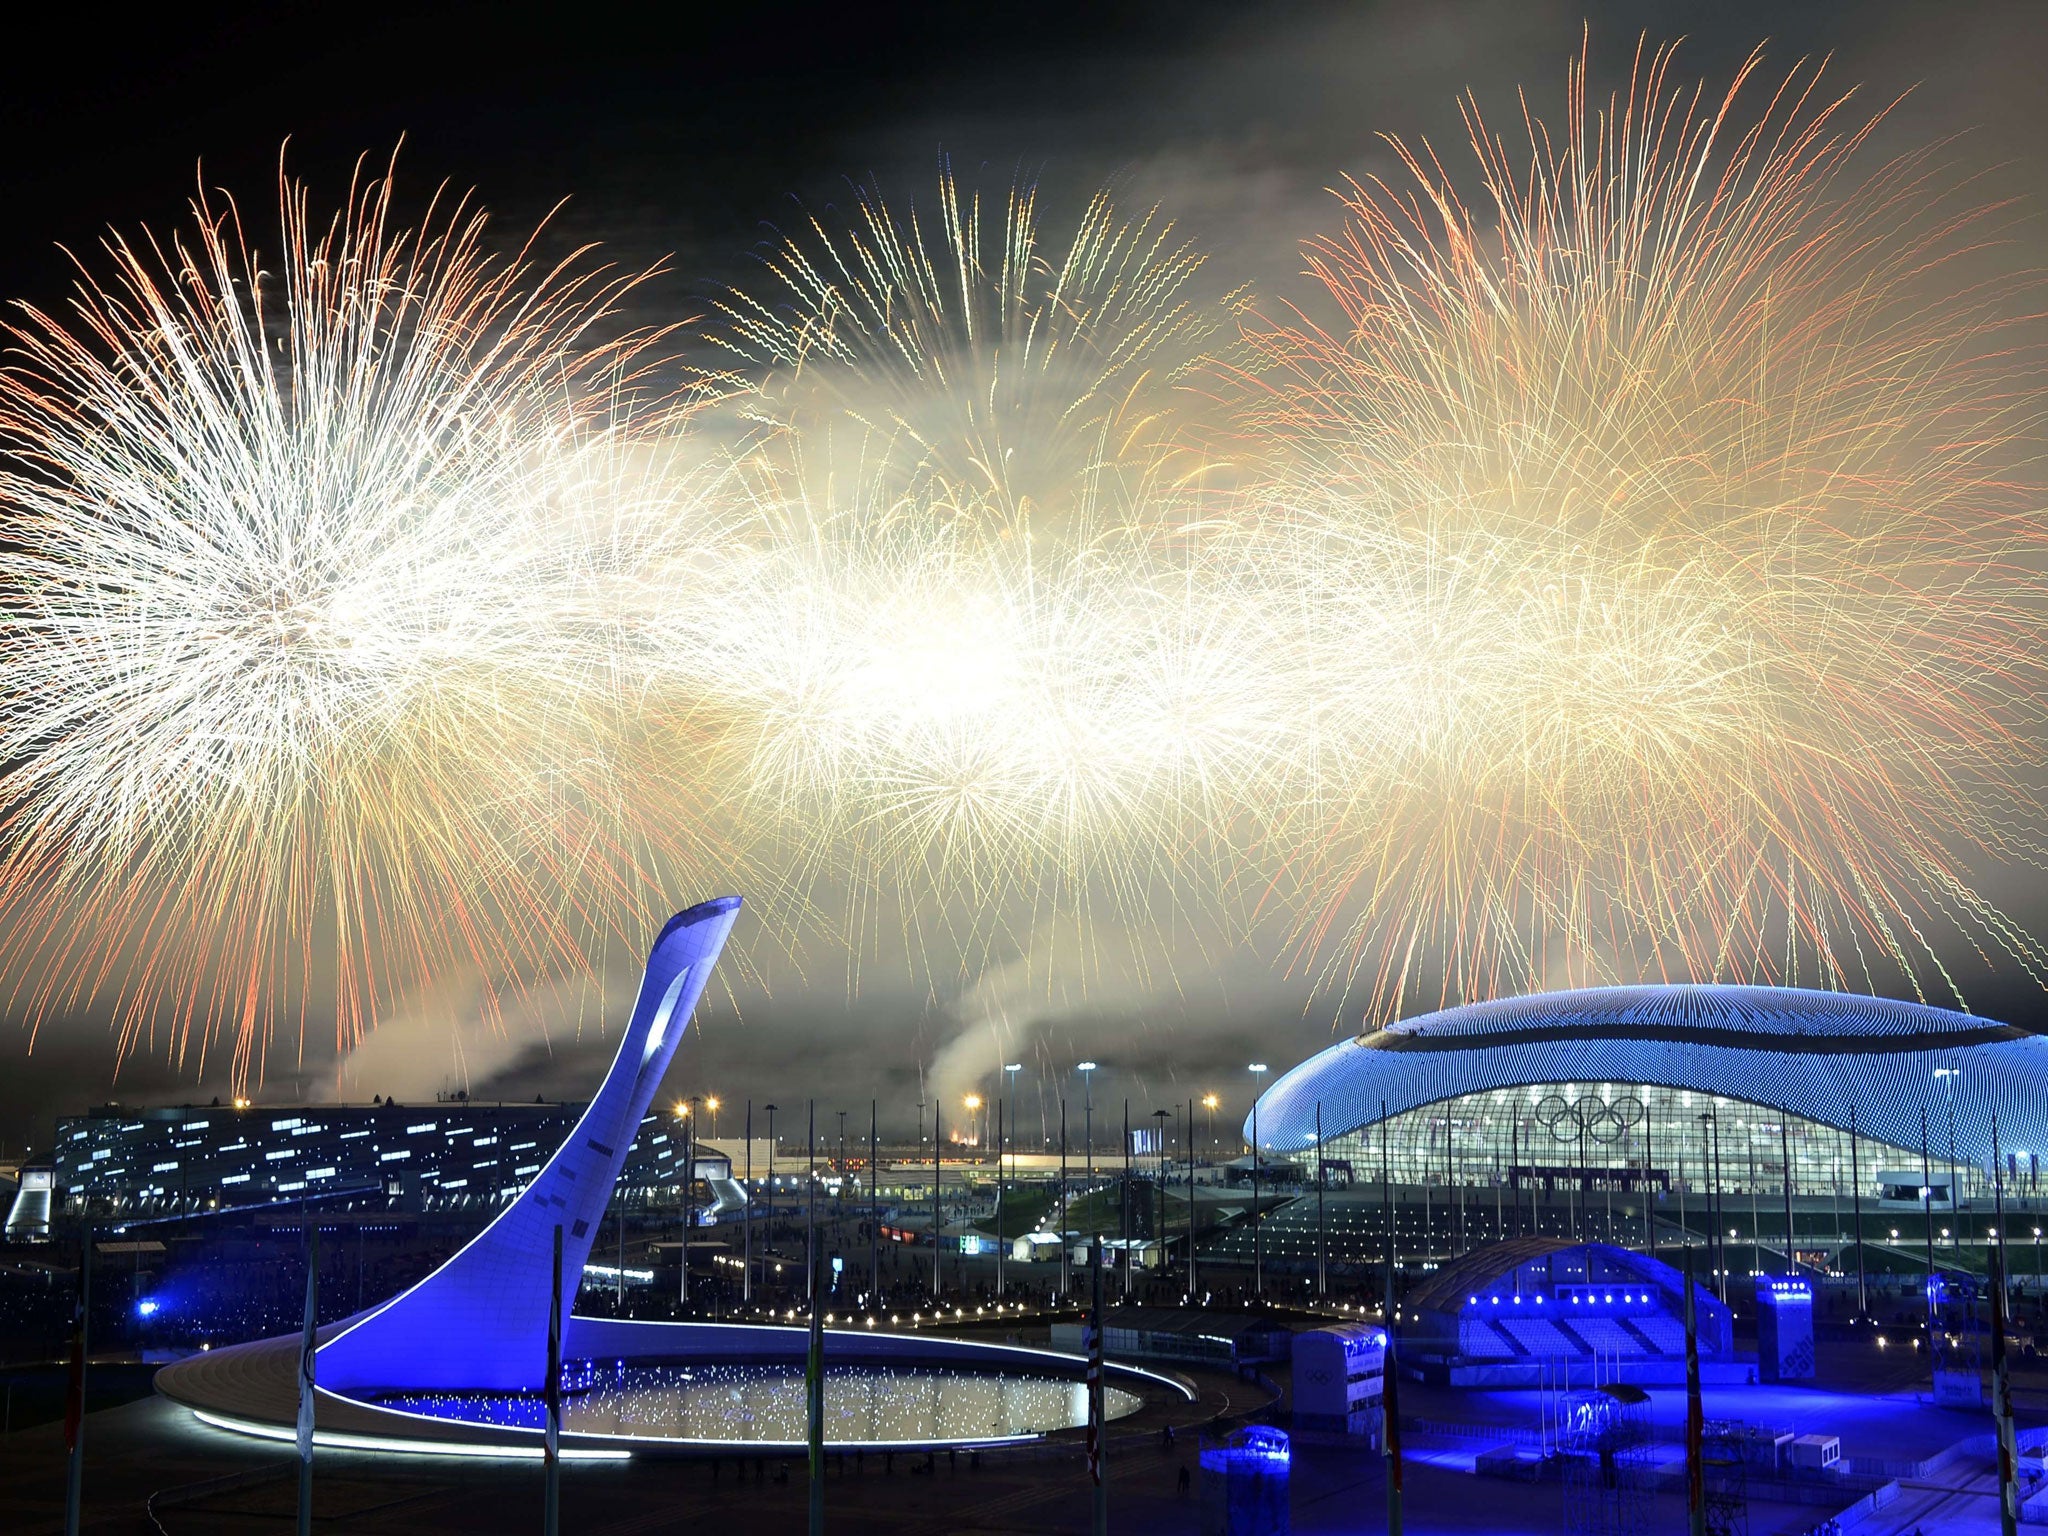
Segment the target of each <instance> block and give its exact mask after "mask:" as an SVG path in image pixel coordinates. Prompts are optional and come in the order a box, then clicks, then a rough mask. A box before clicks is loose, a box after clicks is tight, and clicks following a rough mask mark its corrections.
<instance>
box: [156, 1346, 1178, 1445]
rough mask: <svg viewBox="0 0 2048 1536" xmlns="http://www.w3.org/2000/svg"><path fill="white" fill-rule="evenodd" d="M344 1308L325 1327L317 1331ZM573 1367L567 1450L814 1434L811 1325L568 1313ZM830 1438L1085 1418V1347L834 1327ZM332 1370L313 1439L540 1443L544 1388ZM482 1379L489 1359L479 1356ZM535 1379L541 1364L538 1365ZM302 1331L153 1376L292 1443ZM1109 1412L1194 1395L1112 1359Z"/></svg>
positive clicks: (213, 1412) (874, 1441)
mask: <svg viewBox="0 0 2048 1536" xmlns="http://www.w3.org/2000/svg"><path fill="white" fill-rule="evenodd" d="M348 1326H349V1325H348V1323H341V1324H335V1325H332V1326H330V1327H328V1328H326V1329H323V1330H322V1342H323V1344H324V1343H325V1342H326V1341H327V1340H328V1339H331V1338H332V1337H333V1336H335V1335H336V1334H338V1333H340V1332H342V1331H344V1330H345V1329H346V1328H347V1327H348ZM567 1332H568V1336H569V1337H568V1342H569V1346H570V1348H569V1350H568V1355H569V1360H568V1363H567V1368H566V1370H565V1373H564V1396H563V1405H562V1444H563V1454H564V1455H565V1456H582V1457H599V1458H603V1457H614V1458H615V1457H620V1456H625V1455H628V1454H634V1455H638V1454H657V1455H658V1454H662V1453H664V1452H666V1453H671V1454H682V1455H701V1454H704V1453H707V1452H717V1451H721V1450H756V1451H761V1450H768V1449H771V1448H773V1449H797V1448H800V1447H801V1446H802V1445H803V1444H804V1435H805V1405H804V1362H805V1358H806V1352H807V1348H808V1340H807V1338H806V1336H805V1331H804V1330H803V1329H802V1328H787V1327H775V1326H764V1325H760V1324H735V1323H656V1322H634V1321H623V1320H616V1321H615V1320H610V1319H599V1318H582V1317H578V1318H572V1319H571V1320H570V1323H569V1327H568V1329H567ZM824 1354H825V1439H826V1443H827V1444H828V1445H830V1446H832V1447H833V1448H835V1449H840V1450H852V1449H855V1448H857V1447H867V1448H870V1449H884V1450H890V1449H911V1448H928V1447H933V1446H939V1447H946V1446H954V1447H966V1446H991V1445H1003V1444H1014V1443H1016V1442H1019V1441H1024V1440H1032V1439H1036V1438H1038V1437H1040V1436H1042V1435H1046V1434H1052V1433H1057V1432H1059V1431H1062V1430H1070V1429H1074V1428H1077V1427H1079V1426H1081V1425H1084V1424H1085V1423H1086V1422H1087V1418H1088V1402H1087V1388H1086V1385H1085V1384H1084V1379H1083V1378H1084V1371H1085V1367H1086V1364H1087V1362H1086V1361H1085V1360H1083V1359H1081V1358H1080V1357H1078V1356H1075V1355H1070V1354H1065V1353H1062V1352H1057V1351H1053V1350H1047V1349H1040V1348H1034V1347H1030V1346H1025V1345H1018V1344H1008V1343H1004V1344H997V1343H983V1342H980V1341H971V1340H966V1339H954V1338H946V1337H942V1336H934V1335H930V1334H890V1333H879V1332H870V1331H868V1330H866V1329H862V1330H859V1331H854V1330H842V1329H828V1330H827V1331H826V1334H825V1340H824ZM394 1366H395V1369H394V1371H393V1377H394V1378H396V1379H392V1378H387V1379H385V1380H384V1381H374V1380H372V1381H336V1380H333V1379H331V1378H327V1377H322V1378H321V1380H320V1386H319V1392H318V1395H317V1402H316V1409H315V1436H314V1438H315V1441H316V1443H318V1444H322V1445H331V1446H334V1447H336V1448H341V1449H357V1450H399V1449H402V1450H410V1451H418V1452H420V1453H422V1454H445V1455H509V1456H538V1455H540V1454H541V1451H540V1443H541V1440H542V1430H543V1427H544V1425H545V1422H546V1415H547V1410H546V1404H545V1401H544V1399H543V1398H542V1396H541V1394H540V1392H539V1391H538V1390H537V1389H525V1388H506V1387H498V1386H491V1385H487V1384H485V1382H484V1381H482V1380H480V1381H479V1382H478V1383H477V1384H476V1385H474V1386H469V1385H455V1386H448V1385H435V1386H431V1387H430V1386H425V1385H421V1384H418V1383H407V1382H405V1380H404V1377H403V1372H404V1361H403V1360H402V1359H400V1360H398V1361H396V1362H394ZM478 1374H479V1376H480V1377H482V1376H484V1375H485V1372H483V1371H481V1370H480V1371H479V1373H478ZM535 1374H536V1376H537V1375H538V1374H539V1373H538V1372H536V1373H535ZM298 1376H299V1341H298V1340H297V1339H295V1338H290V1337H286V1338H278V1339H265V1340H262V1341H259V1342H257V1343H253V1344H238V1345H233V1346H229V1347H227V1348H224V1349H217V1350H214V1351H212V1352H211V1353H210V1354H207V1355H201V1356H196V1357H194V1358H192V1359H190V1360H186V1361H182V1362H180V1363H178V1364H176V1365H172V1366H167V1367H165V1368H164V1369H163V1370H162V1371H160V1372H158V1373H157V1378H156V1385H157V1390H158V1391H159V1392H161V1393H163V1394H164V1395H165V1396H167V1397H170V1398H173V1399H175V1400H177V1401H179V1402H182V1403H185V1404H186V1405H187V1406H189V1407H191V1408H192V1409H193V1410H194V1411H195V1413H197V1414H198V1416H199V1418H200V1419H201V1420H202V1421H203V1422H205V1423H208V1424H211V1425H213V1426H215V1427H217V1428H221V1429H228V1430H233V1431H236V1432H238V1433H243V1434H251V1435H259V1436H264V1437H267V1438H271V1439H278V1440H289V1439H292V1438H293V1437H294V1435H295V1433H296V1430H295V1427H294V1421H295V1419H296V1416H297V1407H298V1392H299V1381H298ZM1103 1393H1104V1406H1105V1408H1106V1410H1107V1413H1108V1416H1109V1417H1110V1418H1111V1419H1118V1418H1122V1417H1125V1416H1127V1415H1129V1414H1132V1413H1135V1412H1137V1411H1138V1410H1139V1409H1140V1408H1142V1407H1145V1406H1147V1405H1148V1404H1153V1403H1157V1402H1158V1401H1160V1399H1161V1397H1162V1395H1164V1396H1167V1397H1172V1398H1174V1399H1177V1400H1180V1401H1186V1400H1188V1399H1190V1398H1192V1397H1193V1395H1194V1394H1193V1390H1192V1389H1191V1388H1190V1387H1189V1385H1188V1384H1187V1383H1186V1382H1184V1381H1181V1380H1179V1379H1178V1378H1176V1377H1173V1376H1171V1375H1167V1374H1165V1373H1161V1372H1157V1371H1151V1370H1146V1369H1144V1368H1142V1367H1138V1366H1133V1365H1125V1364H1118V1363H1110V1364H1108V1365H1107V1366H1106V1367H1105V1379H1104V1383H1103Z"/></svg>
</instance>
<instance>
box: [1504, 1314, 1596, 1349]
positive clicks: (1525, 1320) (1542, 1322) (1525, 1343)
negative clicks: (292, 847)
mask: <svg viewBox="0 0 2048 1536" xmlns="http://www.w3.org/2000/svg"><path fill="white" fill-rule="evenodd" d="M1500 1325H1501V1327H1503V1328H1505V1329H1506V1330H1507V1331H1508V1332H1509V1333H1511V1334H1513V1335H1514V1336H1515V1338H1516V1340H1517V1341H1518V1342H1519V1343H1520V1344H1521V1346H1522V1347H1523V1348H1524V1349H1526V1350H1528V1351H1529V1353H1530V1354H1532V1355H1583V1354H1585V1353H1586V1350H1585V1349H1584V1348H1583V1347H1582V1346H1581V1345H1578V1344H1576V1343H1574V1342H1573V1341H1572V1340H1571V1339H1570V1338H1568V1337H1566V1336H1565V1335H1564V1334H1562V1333H1559V1332H1558V1331H1557V1328H1556V1326H1555V1325H1554V1324H1552V1323H1550V1322H1549V1321H1548V1320H1546V1319H1544V1318H1540V1317H1504V1318H1502V1319H1501V1320H1500Z"/></svg>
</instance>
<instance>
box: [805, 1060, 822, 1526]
mask: <svg viewBox="0 0 2048 1536" xmlns="http://www.w3.org/2000/svg"><path fill="white" fill-rule="evenodd" d="M817 1130H818V1104H817V1100H815V1099H812V1100H808V1101H807V1102H806V1120H805V1124H804V1156H805V1158H806V1159H807V1160H808V1161H809V1163H810V1167H811V1178H810V1209H809V1213H808V1217H807V1220H808V1222H809V1234H808V1235H807V1236H806V1237H805V1239H804V1268H805V1270H806V1275H805V1285H806V1288H807V1290H806V1294H808V1296H809V1297H810V1302H811V1315H810V1319H809V1328H808V1334H807V1338H806V1342H805V1348H804V1443H805V1450H806V1452H807V1459H808V1461H809V1464H810V1473H811V1481H810V1489H809V1495H808V1497H809V1530H810V1536H823V1532H824V1529H825V1310H824V1309H825V1299H824V1297H823V1296H822V1295H820V1294H819V1293H820V1291H821V1290H822V1287H820V1286H819V1284H818V1235H817V1234H818V1172H817V1145H816V1141H817Z"/></svg>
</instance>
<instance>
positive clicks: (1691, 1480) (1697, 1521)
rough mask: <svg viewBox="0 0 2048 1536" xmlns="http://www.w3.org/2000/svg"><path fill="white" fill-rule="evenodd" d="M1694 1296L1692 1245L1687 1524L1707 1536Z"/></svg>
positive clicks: (1694, 1534) (1688, 1263)
mask: <svg viewBox="0 0 2048 1536" xmlns="http://www.w3.org/2000/svg"><path fill="white" fill-rule="evenodd" d="M1698 1306H1699V1303H1698V1301H1697V1300H1696V1299H1695V1298H1694V1296H1693V1282H1692V1244H1691V1243H1690V1242H1688V1243H1687V1244H1686V1245H1685V1307H1684V1317H1685V1520H1686V1529H1687V1531H1688V1532H1690V1536H1707V1481H1706V1465H1705V1463H1704V1461H1703V1460H1702V1458H1703V1457H1704V1455H1705V1451H1704V1449H1703V1448H1702V1445H1701V1441H1702V1438H1703V1435H1704V1432H1705V1429H1706V1420H1705V1416H1704V1413H1703V1412H1702V1405H1701V1402H1700V1331H1699V1314H1698Z"/></svg>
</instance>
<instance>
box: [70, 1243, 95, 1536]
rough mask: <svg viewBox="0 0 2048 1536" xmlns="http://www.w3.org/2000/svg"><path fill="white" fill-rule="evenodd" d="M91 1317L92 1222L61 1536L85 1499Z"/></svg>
mask: <svg viewBox="0 0 2048 1536" xmlns="http://www.w3.org/2000/svg"><path fill="white" fill-rule="evenodd" d="M91 1315H92V1223H91V1222H90V1221H88V1222H87V1223H86V1224H85V1226H84V1229H83V1232H82V1235H81V1236H80V1239H79V1249H78V1315H77V1316H76V1317H74V1318H73V1319H72V1321H71V1382H70V1388H69V1391H68V1392H67V1393H66V1395H65V1402H64V1449H65V1452H66V1453H67V1454H68V1455H69V1457H70V1466H69V1467H68V1468H67V1469H66V1472H65V1481H64V1536H78V1517H79V1511H80V1508H81V1507H82V1501H83V1499H84V1496H85V1355H86V1346H87V1343H88V1340H89V1335H90V1331H91V1329H90V1319H91Z"/></svg>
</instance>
